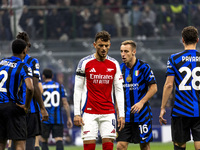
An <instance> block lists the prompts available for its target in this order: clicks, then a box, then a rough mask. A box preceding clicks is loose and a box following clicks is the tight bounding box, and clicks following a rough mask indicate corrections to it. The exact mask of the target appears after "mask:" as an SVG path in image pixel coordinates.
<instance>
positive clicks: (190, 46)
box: [185, 44, 196, 50]
mask: <svg viewBox="0 0 200 150" xmlns="http://www.w3.org/2000/svg"><path fill="white" fill-rule="evenodd" d="M190 49H196V44H189V45H186V44H185V50H190Z"/></svg>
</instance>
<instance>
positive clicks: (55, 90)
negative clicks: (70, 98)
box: [42, 81, 67, 124]
mask: <svg viewBox="0 0 200 150" xmlns="http://www.w3.org/2000/svg"><path fill="white" fill-rule="evenodd" d="M42 87H43V94H42V97H43V101H44V106H45V108H46V110H47V112H48V114H49V120H48V121H44V122H43V123H46V124H63V118H62V109H61V108H62V98H63V97H66V96H67V95H66V92H65V90H64V88H63V86H62V85H61V84H59V83H58V82H55V81H49V82H44V83H42Z"/></svg>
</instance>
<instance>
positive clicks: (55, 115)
mask: <svg viewBox="0 0 200 150" xmlns="http://www.w3.org/2000/svg"><path fill="white" fill-rule="evenodd" d="M53 84H55V81H54V82H53ZM53 91H56V88H53ZM56 100H57V101H58V99H56ZM54 108H55V109H54V124H57V123H58V122H57V109H58V107H54Z"/></svg>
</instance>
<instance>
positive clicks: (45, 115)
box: [40, 108, 49, 121]
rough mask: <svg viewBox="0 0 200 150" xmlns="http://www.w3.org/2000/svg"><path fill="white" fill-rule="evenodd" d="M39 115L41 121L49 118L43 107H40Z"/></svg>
mask: <svg viewBox="0 0 200 150" xmlns="http://www.w3.org/2000/svg"><path fill="white" fill-rule="evenodd" d="M40 112H41V115H42V121H47V120H49V114H48V112H47V110H46V109H45V108H41V109H40Z"/></svg>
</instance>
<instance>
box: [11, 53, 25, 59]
mask: <svg viewBox="0 0 200 150" xmlns="http://www.w3.org/2000/svg"><path fill="white" fill-rule="evenodd" d="M13 56H15V57H18V58H20V59H21V60H23V59H24V55H22V54H13Z"/></svg>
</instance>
